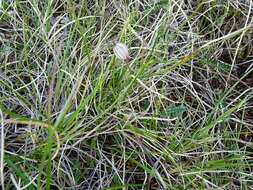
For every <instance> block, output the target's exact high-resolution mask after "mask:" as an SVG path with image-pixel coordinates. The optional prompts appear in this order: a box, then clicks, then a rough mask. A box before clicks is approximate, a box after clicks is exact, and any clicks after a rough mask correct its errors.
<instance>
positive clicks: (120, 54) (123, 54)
mask: <svg viewBox="0 0 253 190" xmlns="http://www.w3.org/2000/svg"><path fill="white" fill-rule="evenodd" d="M113 51H114V54H115V56H116V57H117V58H118V59H122V60H125V61H129V60H130V59H131V58H130V56H129V53H128V47H127V45H126V44H123V43H119V42H118V43H116V45H115V47H114V48H113Z"/></svg>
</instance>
